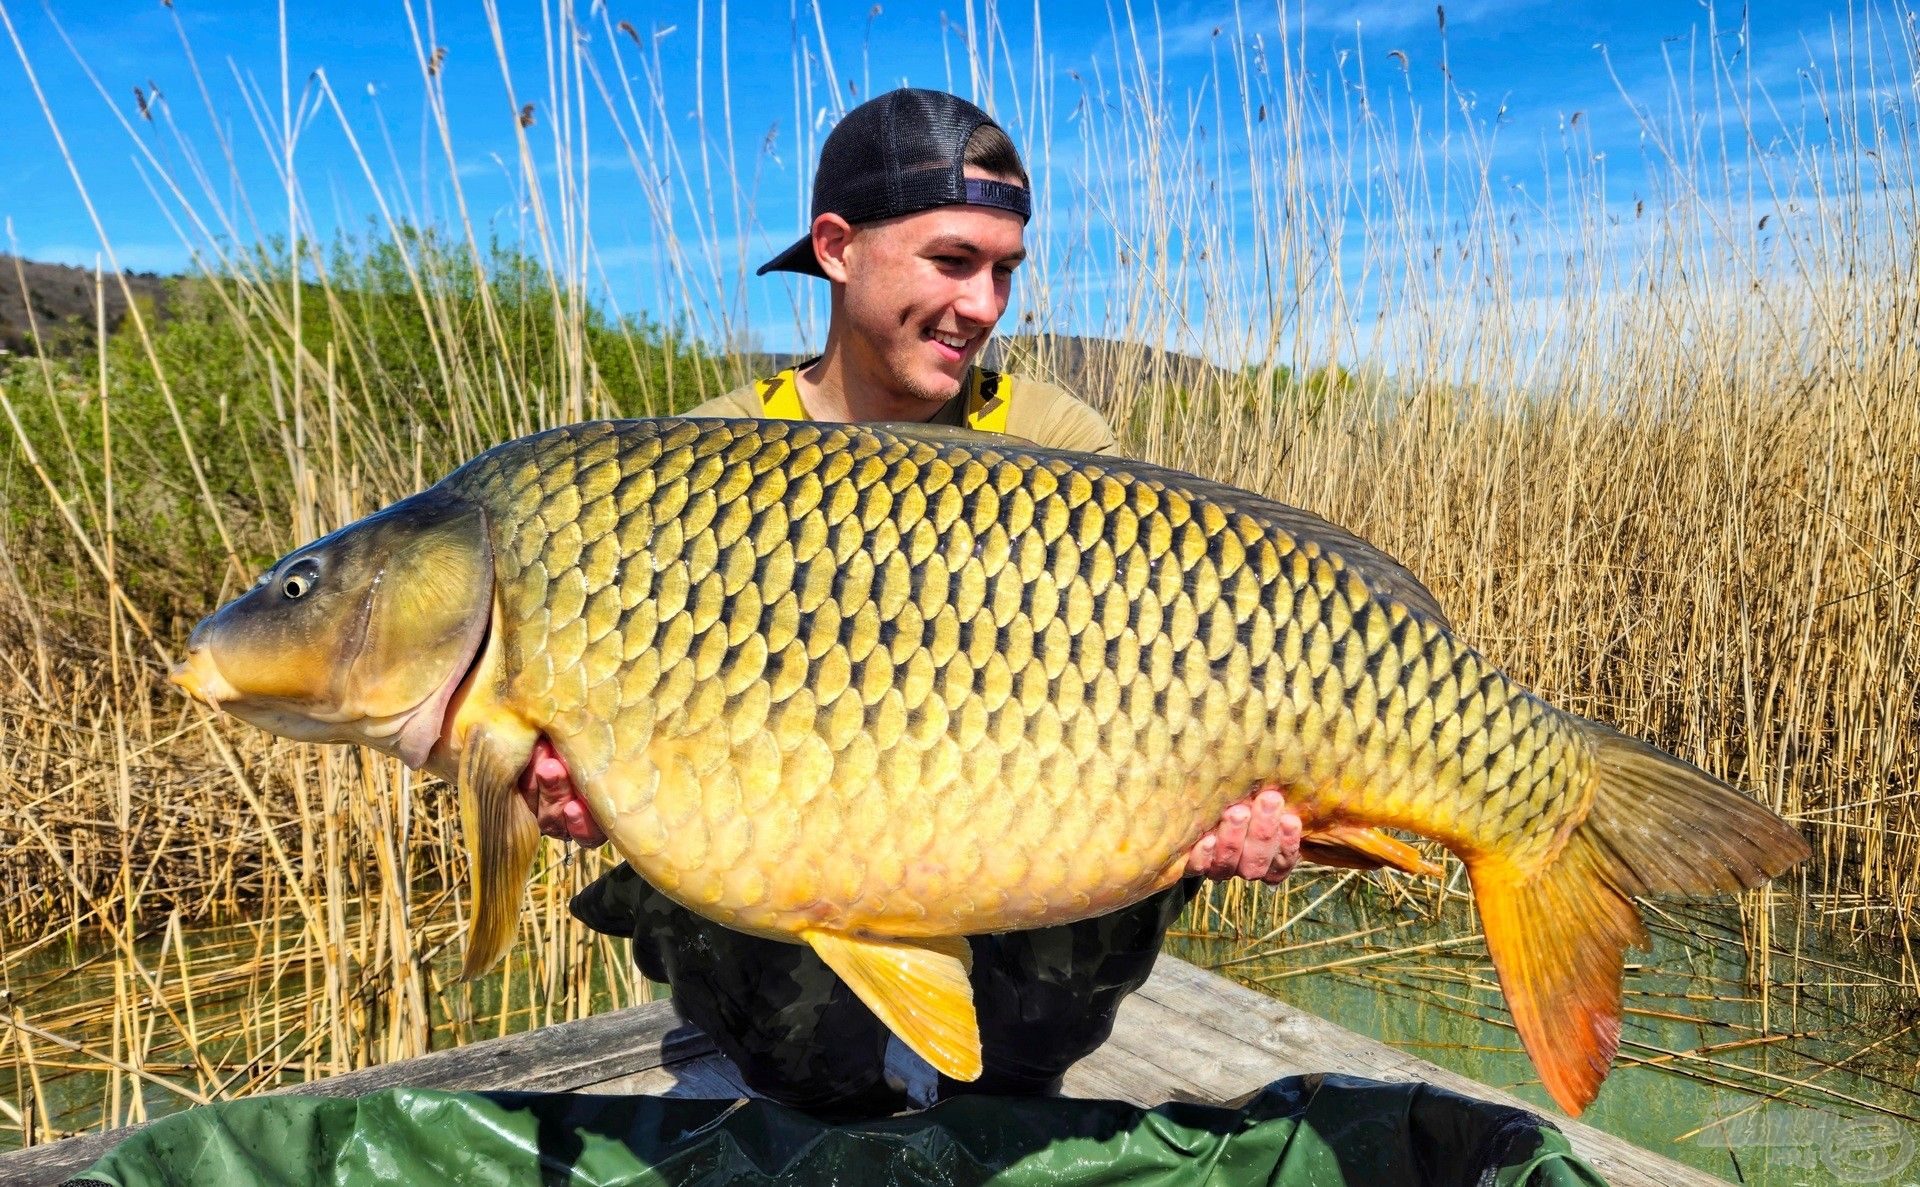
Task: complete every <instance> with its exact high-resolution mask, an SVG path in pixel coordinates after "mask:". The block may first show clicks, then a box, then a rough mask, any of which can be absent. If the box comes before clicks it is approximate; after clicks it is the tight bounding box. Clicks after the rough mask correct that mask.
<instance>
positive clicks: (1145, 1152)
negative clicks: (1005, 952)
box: [73, 1076, 1601, 1187]
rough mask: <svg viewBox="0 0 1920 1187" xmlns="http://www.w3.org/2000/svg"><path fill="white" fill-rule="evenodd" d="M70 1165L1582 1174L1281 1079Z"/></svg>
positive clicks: (623, 1114) (1317, 1178) (314, 1139)
mask: <svg viewBox="0 0 1920 1187" xmlns="http://www.w3.org/2000/svg"><path fill="white" fill-rule="evenodd" d="M73 1182H75V1183H103V1184H113V1185H115V1187H161V1185H162V1184H204V1183H223V1184H232V1185H234V1187H251V1185H256V1184H257V1185H261V1187H265V1185H267V1184H274V1185H278V1184H295V1183H298V1184H330V1185H337V1187H359V1185H362V1184H371V1183H459V1184H462V1185H463V1187H479V1185H482V1184H489V1185H490V1184H500V1185H505V1184H516V1185H517V1184H556V1185H557V1184H567V1185H569V1187H614V1185H616V1184H617V1185H619V1187H667V1185H669V1184H671V1185H674V1187H680V1185H683V1184H700V1185H702V1187H708V1185H719V1184H729V1185H731V1184H742V1185H744V1184H757V1183H792V1184H816V1183H834V1184H844V1185H847V1187H857V1185H863V1184H875V1185H878V1184H900V1185H905V1184H928V1185H932V1184H941V1185H945V1184H976V1183H986V1182H993V1183H997V1184H1006V1185H1008V1187H1020V1185H1022V1184H1036V1185H1038V1184H1048V1185H1052V1184H1060V1183H1073V1184H1088V1185H1091V1184H1120V1183H1126V1184H1135V1185H1145V1187H1171V1185H1173V1184H1189V1183H1219V1184H1243V1183H1244V1184H1263V1183H1264V1184H1276V1185H1282V1187H1305V1185H1307V1184H1313V1185H1315V1187H1337V1185H1339V1184H1347V1183H1355V1184H1391V1185H1392V1187H1413V1185H1416V1184H1432V1185H1435V1187H1455V1185H1458V1187H1467V1185H1468V1184H1474V1185H1477V1187H1493V1185H1499V1187H1521V1185H1532V1187H1576V1185H1589V1184H1598V1183H1600V1182H1601V1179H1600V1177H1599V1176H1598V1175H1596V1174H1595V1173H1594V1172H1593V1170H1592V1169H1591V1168H1590V1167H1588V1166H1587V1165H1586V1164H1585V1163H1582V1162H1581V1161H1580V1160H1579V1159H1577V1158H1575V1157H1574V1156H1573V1154H1572V1153H1571V1152H1570V1151H1569V1150H1568V1147H1567V1142H1566V1139H1565V1138H1564V1137H1563V1136H1561V1134H1560V1132H1559V1131H1558V1130H1556V1129H1554V1128H1553V1127H1552V1126H1550V1125H1548V1124H1546V1123H1545V1122H1544V1121H1542V1120H1541V1119H1540V1118H1538V1117H1535V1116H1534V1115H1533V1114H1531V1113H1526V1112H1522V1111H1520V1110H1518V1109H1511V1108H1506V1107H1504V1106H1500V1105H1492V1104H1488V1103H1486V1102H1484V1101H1476V1100H1470V1099H1468V1098H1466V1097H1463V1096H1457V1095H1455V1094H1453V1093H1450V1092H1446V1091H1444V1090H1441V1089H1437V1088H1433V1087H1430V1086H1427V1085H1423V1084H1382V1083H1374V1082H1372V1081H1367V1080H1358V1079H1351V1078H1348V1077H1344V1076H1324V1077H1323V1076H1304V1077H1290V1078H1288V1079H1285V1080H1279V1081H1276V1082H1274V1083H1273V1084H1270V1085H1268V1086H1267V1087H1266V1088H1265V1089H1263V1090H1262V1091H1260V1092H1259V1093H1257V1094H1255V1095H1254V1096H1253V1097H1251V1098H1250V1099H1248V1100H1246V1101H1244V1102H1242V1103H1241V1104H1240V1105H1239V1106H1238V1107H1216V1106H1207V1105H1191V1104H1169V1105H1162V1106H1161V1107H1159V1108H1157V1109H1151V1110H1149V1109H1142V1108H1140V1107H1138V1106H1135V1105H1129V1104H1124V1103H1121V1102H1118V1101H1092V1100H1069V1099H1064V1098H1043V1099H1032V1098H1018V1099H1015V1098H1007V1097H960V1098H957V1099H955V1100H950V1101H946V1102H943V1103H941V1104H940V1105H937V1106H935V1107H934V1108H931V1109H928V1110H926V1111H924V1112H921V1113H915V1114H912V1115H910V1116H903V1117H896V1118H893V1119H891V1120H886V1121H874V1122H868V1123H864V1124H858V1125H827V1124H824V1123H822V1122H819V1121H815V1120H814V1119H812V1118H811V1117H808V1116H807V1115H806V1114H804V1113H798V1112H795V1111H793V1110H791V1109H787V1108H783V1107H781V1106H779V1105H776V1104H771V1103H769V1102H767V1101H760V1100H749V1101H716V1100H682V1099H673V1098H666V1097H657V1096H598V1095H591V1094H584V1093H518V1092H484V1093H459V1092H439V1091H433V1090H428V1089H411V1088H396V1089H391V1090H389V1091H385V1092H376V1093H372V1094H370V1095H367V1096H362V1097H358V1098H341V1099H334V1098H326V1097H302V1096H274V1097H258V1098H254V1099H249V1100H237V1101H231V1102H228V1103H224V1104H219V1105H212V1106H208V1107H205V1108H198V1109H193V1110H191V1111H189V1112H185V1113H181V1114H178V1115H175V1116H172V1117H168V1118H165V1119H164V1120H161V1121H158V1122H155V1123H154V1124H153V1125H151V1126H149V1127H148V1128H147V1129H145V1130H143V1131H141V1132H140V1133H138V1134H136V1135H135V1136H133V1137H132V1138H129V1139H128V1140H127V1141H125V1142H123V1143H121V1145H119V1146H118V1147H116V1148H115V1149H114V1150H113V1151H112V1152H111V1153H109V1154H108V1155H107V1156H106V1157H105V1158H103V1159H101V1160H100V1161H99V1162H97V1163H95V1164H94V1166H93V1167H92V1169H90V1170H89V1171H87V1173H86V1174H84V1175H82V1176H81V1177H80V1178H78V1179H75V1180H73Z"/></svg>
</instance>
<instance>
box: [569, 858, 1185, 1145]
mask: <svg viewBox="0 0 1920 1187" xmlns="http://www.w3.org/2000/svg"><path fill="white" fill-rule="evenodd" d="M1199 886H1200V879H1198V878H1188V879H1186V880H1184V881H1183V882H1181V883H1180V884H1179V885H1177V886H1173V887H1170V888H1169V889H1167V890H1164V891H1161V892H1160V893H1159V894H1156V895H1153V896H1152V897H1150V898H1147V899H1145V900H1143V901H1141V902H1138V903H1135V904H1134V905H1133V906H1131V907H1127V908H1124V909H1122V910H1119V911H1115V912H1113V913H1112V914H1110V915H1102V916H1100V917H1098V918H1095V919H1085V920H1082V921H1080V922H1078V923H1069V924H1065V925H1062V926H1059V927H1043V928H1036V929H1034V930H1032V931H1016V932H1002V933H1000V934H997V935H990V936H973V937H971V938H970V941H969V942H970V943H971V944H972V945H973V977H972V980H973V995H974V1006H975V1009H976V1010H977V1011H978V1012H979V1015H980V1038H981V1043H982V1045H983V1047H984V1049H985V1050H984V1055H985V1058H986V1068H987V1070H986V1074H985V1075H983V1076H982V1077H981V1078H980V1079H979V1080H977V1081H975V1082H973V1083H970V1084H967V1083H960V1082H957V1081H953V1080H948V1079H946V1078H944V1077H942V1079H941V1081H940V1094H941V1095H942V1096H943V1097H944V1096H948V1095H952V1094H954V1093H960V1092H992V1093H1005V1094H1017V1095H1035V1094H1045V1093H1050V1092H1055V1091H1058V1090H1059V1087H1060V1078H1061V1077H1062V1076H1063V1075H1064V1074H1065V1073H1066V1070H1067V1068H1068V1067H1070V1066H1072V1065H1073V1064H1074V1063H1075V1062H1076V1061H1078V1060H1079V1059H1081V1058H1082V1057H1084V1056H1086V1055H1088V1054H1090V1053H1091V1052H1092V1051H1093V1049H1094V1048H1096V1047H1098V1046H1099V1045H1100V1044H1101V1043H1103V1042H1105V1041H1106V1039H1107V1036H1108V1035H1109V1034H1110V1033H1112V1031H1113V1016H1114V1012H1115V1011H1116V1010H1117V1009H1119V1006H1120V1000H1121V999H1122V998H1124V997H1126V995H1127V994H1129V993H1132V992H1133V991H1134V990H1136V989H1138V988H1139V987H1140V986H1141V984H1142V983H1144V982H1145V981H1146V979H1147V974H1148V973H1150V972H1152V971H1153V961H1154V958H1155V957H1156V956H1157V955H1159V952H1160V941H1161V939H1162V937H1163V936H1165V934H1166V931H1167V928H1169V927H1171V926H1172V925H1173V921H1174V920H1175V919H1178V918H1179V917H1180V912H1181V911H1182V910H1184V909H1185V908H1186V905H1187V902H1188V901H1189V900H1190V899H1192V897H1193V895H1194V894H1195V892H1196V891H1197V890H1198V889H1199ZM573 913H574V914H575V915H576V916H578V917H579V918H580V919H581V921H583V922H584V923H586V924H587V926H589V927H591V928H593V929H594V930H596V931H600V932H605V933H607V934H609V935H616V936H628V937H631V938H632V940H633V959H634V963H635V964H637V965H638V966H639V967H640V971H641V972H642V973H643V974H645V975H646V977H647V978H648V979H650V980H653V981H661V982H665V983H666V984H667V985H669V986H671V987H672V989H673V1003H674V1006H675V1007H676V1008H677V1009H678V1010H679V1011H680V1014H681V1016H682V1017H684V1018H685V1019H686V1020H687V1021H689V1022H691V1023H693V1024H694V1025H695V1026H698V1027H699V1028H700V1029H701V1030H704V1031H705V1032H707V1034H708V1035H709V1036H711V1037H712V1039H713V1041H714V1043H715V1044H716V1045H717V1046H718V1047H719V1048H720V1050H721V1051H722V1052H723V1053H724V1054H725V1055H726V1056H727V1057H728V1058H730V1059H732V1060H733V1062H734V1063H735V1064H736V1065H737V1066H738V1067H739V1069H740V1073H741V1076H742V1078H744V1079H745V1080H746V1082H747V1084H748V1086H750V1087H751V1088H752V1089H753V1090H754V1091H755V1092H758V1093H760V1094H761V1095H763V1096H765V1097H767V1098H769V1099H771V1100H775V1101H778V1102H780V1103H781V1104H785V1105H790V1106H792V1107H794V1108H798V1109H804V1110H806V1111H807V1112H810V1113H814V1114H816V1115H819V1116H822V1117H825V1118H828V1119H831V1120H853V1119H856V1118H863V1117H875V1116H885V1115H887V1114H889V1113H892V1112H895V1111H897V1110H899V1109H901V1108H904V1107H905V1106H906V1104H907V1101H906V1098H905V1097H904V1096H903V1095H902V1094H901V1093H900V1092H899V1091H898V1090H897V1089H895V1088H893V1087H891V1086H890V1085H888V1083H887V1081H886V1078H885V1076H884V1072H883V1069H884V1064H885V1060H886V1050H887V1029H886V1027H884V1026H882V1025H881V1024H880V1020H879V1019H877V1018H875V1017H874V1016H873V1014H872V1012H871V1011H869V1010H868V1009H867V1008H866V1006H864V1005H862V1004H861V1003H860V1001H859V999H858V998H856V997H854V995H853V991H852V990H850V989H848V988H847V987H846V984H845V983H844V982H842V981H841V980H840V978H838V977H836V976H835V975H834V974H833V972H832V970H830V969H828V968H827V966H826V965H825V964H823V963H822V962H821V960H820V958H819V957H818V956H816V955H814V953H813V950H812V949H811V948H807V947H805V946H803V945H800V944H784V943H781V942H779V941H777V940H766V939H761V938H759V937H757V936H749V935H746V934H745V933H743V932H737V931H734V930H732V929H731V928H727V927H723V926H722V925H720V924H718V923H714V922H712V921H711V920H708V919H705V918H702V917H701V916H699V915H696V914H694V913H693V912H692V911H689V910H687V909H686V908H685V907H682V906H680V905H679V904H678V903H675V902H674V901H673V900H671V899H669V898H667V896H665V895H663V894H661V893H660V892H659V891H657V890H655V889H654V888H653V887H651V886H649V885H648V884H647V883H646V882H645V881H644V880H643V879H642V878H641V877H640V876H639V875H638V874H635V873H634V872H633V869H632V867H630V866H626V865H622V866H620V867H619V868H618V869H615V870H613V871H612V872H610V873H608V874H606V875H604V876H602V877H601V878H600V879H599V880H598V881H596V882H595V883H594V884H593V885H591V886H589V887H587V889H585V890H584V891H581V892H580V894H579V895H578V897H576V898H575V899H574V900H573Z"/></svg>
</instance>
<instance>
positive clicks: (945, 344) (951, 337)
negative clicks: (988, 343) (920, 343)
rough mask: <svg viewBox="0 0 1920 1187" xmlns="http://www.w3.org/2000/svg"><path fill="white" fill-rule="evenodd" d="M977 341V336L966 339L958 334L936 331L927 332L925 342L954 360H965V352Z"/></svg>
mask: <svg viewBox="0 0 1920 1187" xmlns="http://www.w3.org/2000/svg"><path fill="white" fill-rule="evenodd" d="M977 340H978V335H975V336H974V337H972V338H966V337H962V336H960V335H959V334H943V333H941V332H940V331H938V330H928V331H927V341H929V342H931V343H933V344H934V345H935V346H938V347H940V348H941V350H942V352H943V353H945V354H949V355H951V356H953V357H954V358H955V359H962V358H965V357H966V355H967V351H968V350H969V349H970V348H971V347H972V346H973V344H974V342H975V341H977Z"/></svg>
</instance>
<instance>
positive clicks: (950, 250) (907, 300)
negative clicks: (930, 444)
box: [842, 169, 1026, 414]
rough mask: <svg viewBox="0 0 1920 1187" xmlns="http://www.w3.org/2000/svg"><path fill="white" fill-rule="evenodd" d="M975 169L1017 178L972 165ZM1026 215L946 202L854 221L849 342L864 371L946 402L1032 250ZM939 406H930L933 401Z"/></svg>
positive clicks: (849, 252) (849, 253)
mask: <svg viewBox="0 0 1920 1187" xmlns="http://www.w3.org/2000/svg"><path fill="white" fill-rule="evenodd" d="M967 176H968V177H979V178H988V179H992V180H1000V181H1014V182H1017V181H1018V179H1017V178H995V177H994V175H992V174H988V173H984V172H979V171H976V170H974V169H968V170H967ZM1022 231H1023V224H1022V223H1021V221H1020V216H1018V215H1016V214H1013V213H1011V212H1009V211H1005V210H998V209H995V208H992V207H986V206H940V207H936V208H934V209H932V210H923V211H921V212H919V213H918V214H909V215H904V216H902V217H900V218H895V219H886V220H883V221H881V222H876V223H867V224H864V225H862V226H860V227H857V228H855V232H854V234H853V236H852V237H851V239H850V240H849V241H848V243H847V248H846V255H845V260H846V265H847V269H846V293H845V297H844V303H843V305H842V311H843V313H844V315H845V317H846V319H847V329H848V331H849V333H848V336H847V344H848V347H849V348H850V349H851V350H852V351H853V352H854V355H855V358H856V359H857V360H858V362H859V365H860V368H861V370H863V371H866V372H867V373H868V374H869V375H871V376H873V377H874V378H875V379H876V380H877V381H879V382H881V383H884V384H885V385H886V386H887V387H888V388H889V389H890V390H892V391H894V392H895V393H897V394H899V395H902V396H909V397H911V398H914V399H918V400H926V401H929V402H931V403H935V404H939V403H944V402H945V401H947V400H950V399H952V398H953V397H954V396H955V395H957V394H958V393H959V391H960V386H961V384H962V382H963V381H964V380H965V378H966V374H967V368H968V367H969V366H970V365H971V364H972V363H973V361H974V359H975V357H977V356H978V355H979V353H980V348H981V347H982V346H983V345H985V343H986V340H987V335H988V334H989V333H990V332H991V331H992V330H993V326H994V323H995V322H997V321H999V320H1000V315H1001V314H1002V313H1005V312H1006V309H1007V299H1008V297H1009V295H1010V294H1011V292H1012V289H1013V271H1014V269H1015V268H1017V267H1018V266H1019V264H1020V261H1021V260H1023V259H1025V258H1026V249H1025V247H1024V246H1023V240H1022ZM928 413H929V414H931V413H932V409H928Z"/></svg>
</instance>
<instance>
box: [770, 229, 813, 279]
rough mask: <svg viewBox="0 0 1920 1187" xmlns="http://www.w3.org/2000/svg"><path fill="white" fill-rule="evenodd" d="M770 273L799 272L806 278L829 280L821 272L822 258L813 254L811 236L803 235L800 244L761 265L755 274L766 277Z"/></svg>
mask: <svg viewBox="0 0 1920 1187" xmlns="http://www.w3.org/2000/svg"><path fill="white" fill-rule="evenodd" d="M769 272H799V273H802V274H803V275H806V276H818V277H819V278H820V279H822V280H825V279H826V278H827V274H826V273H825V272H822V271H821V270H820V258H819V257H818V256H816V255H814V254H813V236H812V235H811V234H808V235H802V236H801V237H800V241H799V242H798V243H795V244H794V245H793V246H792V247H789V248H788V249H787V250H785V251H783V252H781V253H780V254H779V255H777V256H775V257H773V258H772V259H770V260H768V261H767V262H766V263H764V264H762V265H760V267H758V268H757V269H755V270H754V273H753V274H754V275H755V276H765V275H766V274H767V273H769Z"/></svg>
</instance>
